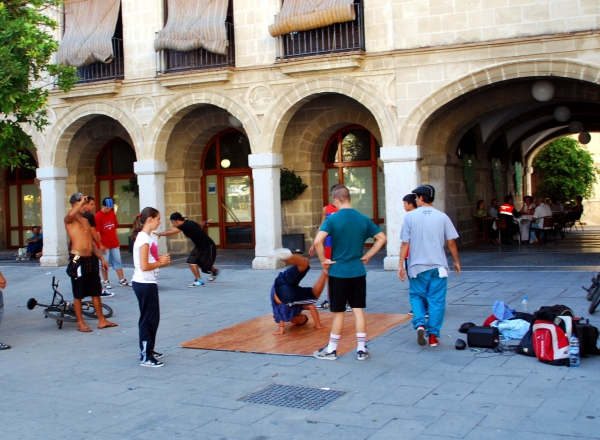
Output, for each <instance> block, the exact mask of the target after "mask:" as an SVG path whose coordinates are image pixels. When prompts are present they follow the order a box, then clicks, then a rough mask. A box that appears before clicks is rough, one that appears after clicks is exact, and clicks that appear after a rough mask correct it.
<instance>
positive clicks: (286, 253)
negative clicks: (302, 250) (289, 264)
mask: <svg viewBox="0 0 600 440" xmlns="http://www.w3.org/2000/svg"><path fill="white" fill-rule="evenodd" d="M270 255H271V256H273V257H275V258H277V259H278V260H288V259H289V258H291V257H292V251H290V250H289V249H286V248H279V249H275V250H274V251H272V252H271V253H270Z"/></svg>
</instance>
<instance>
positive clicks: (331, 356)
mask: <svg viewBox="0 0 600 440" xmlns="http://www.w3.org/2000/svg"><path fill="white" fill-rule="evenodd" d="M313 356H314V357H316V358H317V359H323V360H326V361H335V360H336V359H337V350H333V351H332V352H331V353H327V347H323V348H321V349H319V350H317V351H315V352H314V353H313Z"/></svg>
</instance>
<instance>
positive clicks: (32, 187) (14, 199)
mask: <svg viewBox="0 0 600 440" xmlns="http://www.w3.org/2000/svg"><path fill="white" fill-rule="evenodd" d="M26 154H27V156H28V159H27V164H26V165H27V166H25V167H21V168H14V169H12V170H10V169H8V170H6V175H5V180H6V189H5V194H4V200H6V201H7V203H6V207H5V210H6V212H5V215H6V225H7V228H6V235H7V237H6V239H7V240H6V241H7V244H8V247H9V248H19V247H24V246H26V244H25V240H27V239H28V238H29V237H31V228H32V227H33V226H41V224H42V216H41V207H42V201H41V194H40V189H39V188H38V186H37V185H36V184H35V180H34V179H35V169H36V167H37V165H36V163H35V159H34V158H33V156H32V155H31V153H29V152H28V151H27V152H26ZM27 167H31V168H27ZM42 232H43V231H42Z"/></svg>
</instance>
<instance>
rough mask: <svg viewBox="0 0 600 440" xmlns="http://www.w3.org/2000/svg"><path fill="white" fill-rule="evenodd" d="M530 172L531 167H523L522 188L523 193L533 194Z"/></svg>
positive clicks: (531, 172)
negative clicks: (523, 185) (523, 182)
mask: <svg viewBox="0 0 600 440" xmlns="http://www.w3.org/2000/svg"><path fill="white" fill-rule="evenodd" d="M532 174H533V167H527V168H525V189H524V192H525V194H533V188H532V186H533V185H532V182H531V180H532V177H531V175H532Z"/></svg>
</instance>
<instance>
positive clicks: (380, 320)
mask: <svg viewBox="0 0 600 440" xmlns="http://www.w3.org/2000/svg"><path fill="white" fill-rule="evenodd" d="M304 313H305V314H308V312H304ZM365 315H366V317H367V340H371V339H374V338H376V337H377V336H380V335H382V334H383V333H385V332H387V331H388V330H390V329H392V328H394V327H396V326H398V325H400V324H402V323H404V322H406V321H408V320H410V319H411V316H410V315H400V314H397V315H392V314H387V313H365ZM309 316H310V315H309ZM319 316H320V318H321V324H323V325H324V326H325V328H324V329H321V330H316V329H315V328H314V322H313V320H312V319H309V320H308V323H307V324H306V325H302V326H292V325H291V324H289V323H286V325H285V335H283V336H278V335H273V332H275V331H277V328H278V326H277V324H275V321H274V320H273V315H272V314H270V313H269V314H267V315H264V316H259V317H258V318H254V319H251V320H250V321H246V322H242V323H241V324H236V325H233V326H231V327H227V328H224V329H222V330H219V331H216V332H214V333H211V334H209V335H205V336H200V337H198V338H196V339H192V340H189V341H186V342H183V343H182V344H181V345H180V346H181V347H185V348H199V349H203V350H224V351H241V352H246V353H265V354H284V355H296V356H312V354H313V352H314V351H315V350H317V349H319V348H321V347H324V346H326V345H327V343H328V342H329V330H330V328H331V319H332V313H330V312H321V313H319ZM355 349H356V333H355V329H354V314H352V313H346V314H345V320H344V331H343V332H342V337H341V339H340V344H339V345H338V349H337V353H338V355H342V354H345V353H347V352H349V351H350V350H355Z"/></svg>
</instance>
